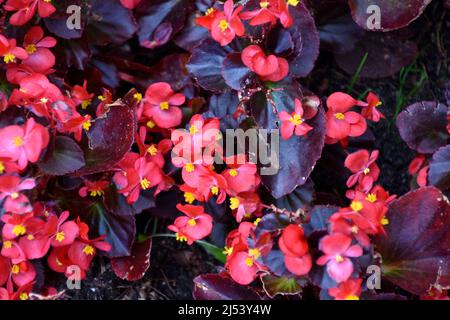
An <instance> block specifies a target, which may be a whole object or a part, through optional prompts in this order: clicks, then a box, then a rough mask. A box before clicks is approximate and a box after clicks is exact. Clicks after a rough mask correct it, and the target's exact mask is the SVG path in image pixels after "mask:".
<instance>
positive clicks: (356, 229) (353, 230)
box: [350, 226, 359, 234]
mask: <svg viewBox="0 0 450 320" xmlns="http://www.w3.org/2000/svg"><path fill="white" fill-rule="evenodd" d="M350 230H351V231H352V233H353V234H357V233H358V232H359V228H358V226H353V227H352V228H351V229H350Z"/></svg>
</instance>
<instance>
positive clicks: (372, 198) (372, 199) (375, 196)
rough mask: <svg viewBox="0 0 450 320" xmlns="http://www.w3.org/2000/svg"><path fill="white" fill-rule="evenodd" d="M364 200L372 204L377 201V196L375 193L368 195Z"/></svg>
mask: <svg viewBox="0 0 450 320" xmlns="http://www.w3.org/2000/svg"><path fill="white" fill-rule="evenodd" d="M366 200H367V201H369V202H372V203H374V202H375V201H377V195H376V194H375V193H369V194H368V195H367V197H366Z"/></svg>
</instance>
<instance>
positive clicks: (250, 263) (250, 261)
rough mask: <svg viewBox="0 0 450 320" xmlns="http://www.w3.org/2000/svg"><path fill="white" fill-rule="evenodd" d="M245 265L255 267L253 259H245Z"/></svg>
mask: <svg viewBox="0 0 450 320" xmlns="http://www.w3.org/2000/svg"><path fill="white" fill-rule="evenodd" d="M245 264H246V265H247V266H249V267H250V268H251V267H253V259H252V258H250V257H248V258H247V259H245Z"/></svg>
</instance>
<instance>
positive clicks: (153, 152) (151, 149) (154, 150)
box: [147, 144, 158, 156]
mask: <svg viewBox="0 0 450 320" xmlns="http://www.w3.org/2000/svg"><path fill="white" fill-rule="evenodd" d="M147 152H148V153H149V154H150V155H152V156H156V154H157V153H158V148H156V147H155V145H154V144H152V145H151V146H150V147H148V149H147Z"/></svg>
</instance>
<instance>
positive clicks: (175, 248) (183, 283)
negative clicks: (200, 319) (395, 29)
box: [65, 1, 450, 299]
mask: <svg viewBox="0 0 450 320" xmlns="http://www.w3.org/2000/svg"><path fill="white" fill-rule="evenodd" d="M447 18H448V12H445V9H443V7H442V2H441V1H433V3H432V4H431V5H430V6H429V7H428V8H427V10H426V12H425V13H424V14H423V15H422V16H421V17H420V18H419V19H418V20H416V21H415V22H414V23H413V24H412V26H411V29H412V30H413V31H414V32H416V34H415V36H414V39H415V40H416V41H417V43H418V45H419V54H418V56H417V59H416V61H415V67H416V69H421V72H420V73H417V72H416V73H411V74H409V76H408V77H407V78H406V82H405V84H404V90H403V98H404V100H405V101H404V102H405V103H403V104H402V105H401V108H402V109H404V108H405V107H407V106H408V105H410V104H412V103H414V102H418V101H422V100H432V101H441V102H446V92H447V90H449V89H448V86H449V63H448V62H449V61H448V52H447V51H446V50H447V49H448V48H450V36H449V35H450V33H449V31H450V21H449V20H448V19H447ZM399 45H401V44H399ZM421 75H422V76H425V80H424V81H422V82H421V81H420V76H421ZM351 78H352V75H348V74H345V73H344V72H343V71H341V70H340V69H339V68H338V66H337V65H336V63H335V62H334V59H333V56H332V55H331V54H329V53H326V52H321V55H320V57H319V60H318V62H317V64H316V68H315V69H314V72H313V74H312V76H310V78H308V79H304V80H303V81H302V84H304V85H305V86H306V87H308V88H310V89H311V90H312V91H313V92H315V93H316V94H317V95H319V96H325V95H327V94H329V93H331V92H333V91H347V87H348V85H349V83H350V81H351ZM399 82H400V80H399V74H396V75H394V76H392V77H390V78H384V79H380V80H373V79H358V80H357V82H356V84H355V86H354V91H353V92H351V94H352V95H353V96H355V97H358V95H359V94H362V93H363V92H365V91H366V89H370V90H372V91H374V92H376V93H377V94H378V95H379V97H380V98H381V100H382V101H383V105H382V106H381V111H382V112H383V113H384V114H385V115H386V118H387V119H386V120H385V121H380V122H379V123H378V124H375V125H374V124H371V125H370V127H371V129H372V131H373V134H374V135H375V138H376V142H375V148H377V149H379V150H380V158H379V159H378V162H377V163H378V164H379V166H380V168H381V171H382V174H381V176H380V181H379V182H380V183H381V184H382V185H383V187H384V188H386V189H387V190H389V191H390V192H391V193H395V194H397V195H402V194H404V193H406V192H408V190H409V189H410V183H411V177H410V176H409V175H408V173H407V167H408V164H409V162H410V161H411V159H412V158H413V157H414V156H415V153H414V152H413V151H411V150H410V149H409V148H408V147H407V145H406V144H405V143H404V142H403V141H402V140H401V138H400V136H399V133H398V130H397V128H396V125H395V119H394V117H395V106H396V105H397V102H398V101H399V99H401V95H400V94H399V93H398V90H399V87H400V86H399ZM331 183H335V181H331ZM159 229H160V230H159V231H161V232H166V230H165V225H160V226H159ZM221 267H222V266H221V265H220V264H219V263H217V262H216V261H215V260H214V258H212V257H211V256H209V255H208V254H207V253H206V252H205V251H204V250H203V249H202V248H200V247H198V246H195V245H193V246H187V245H185V244H180V243H178V242H176V241H175V240H174V239H172V238H155V239H154V240H153V249H152V255H151V265H150V268H149V270H148V271H147V273H146V275H145V276H144V277H143V279H141V280H139V281H136V282H128V281H123V280H120V279H119V278H117V277H116V276H115V275H114V273H113V272H112V270H111V267H110V266H109V263H108V262H107V260H106V259H105V260H102V259H101V258H100V259H99V260H96V261H95V264H94V266H93V268H92V269H91V270H90V272H89V274H88V277H87V279H86V280H84V281H83V282H82V289H81V290H71V291H67V292H66V295H65V298H66V299H192V289H193V279H194V278H195V277H196V276H197V275H199V274H202V273H208V272H213V273H215V272H217V271H219V270H220V269H221Z"/></svg>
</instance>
